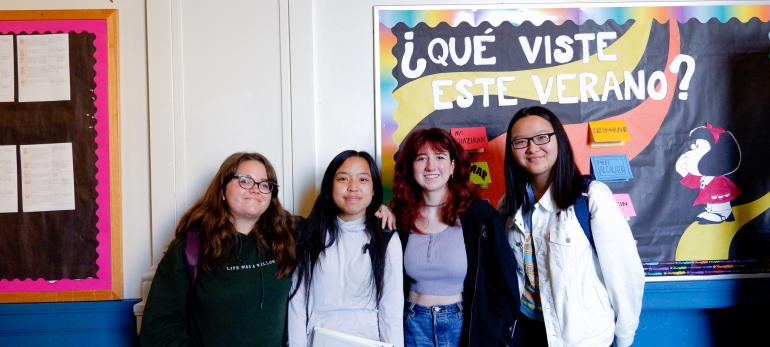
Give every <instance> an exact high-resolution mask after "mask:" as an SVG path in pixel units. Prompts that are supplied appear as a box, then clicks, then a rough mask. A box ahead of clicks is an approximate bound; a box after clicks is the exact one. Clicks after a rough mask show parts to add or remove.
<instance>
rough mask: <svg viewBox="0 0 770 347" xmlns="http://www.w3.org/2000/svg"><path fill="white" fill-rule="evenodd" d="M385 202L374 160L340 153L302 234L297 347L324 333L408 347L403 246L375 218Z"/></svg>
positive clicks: (294, 308) (293, 317) (292, 315)
mask: <svg viewBox="0 0 770 347" xmlns="http://www.w3.org/2000/svg"><path fill="white" fill-rule="evenodd" d="M381 204H382V182H381V181H380V176H379V173H378V170H377V167H376V165H375V163H374V159H372V157H371V155H369V154H368V153H366V152H356V151H344V152H342V153H340V154H338V155H337V156H336V157H335V158H334V159H333V160H332V161H331V163H330V164H329V167H328V168H327V169H326V172H325V173H324V177H323V181H322V182H321V192H320V193H319V196H318V198H317V199H316V202H315V205H314V206H313V211H312V212H311V213H310V216H309V217H308V219H307V220H306V221H305V222H304V223H303V225H302V226H301V227H300V229H299V237H298V240H297V269H296V270H295V272H294V288H293V293H292V297H291V299H290V300H289V312H288V324H289V326H288V328H289V346H292V347H306V346H310V345H312V341H313V329H314V328H316V327H322V328H330V329H333V330H337V331H341V332H344V333H347V334H351V335H356V336H360V337H364V338H368V339H372V340H379V341H383V342H388V343H392V344H394V345H395V346H403V345H404V334H403V321H402V319H403V317H402V315H403V307H404V294H403V279H402V277H403V275H402V251H401V243H400V241H399V239H398V237H392V238H391V237H389V235H388V234H386V233H385V232H383V230H382V227H381V226H380V221H379V220H378V219H377V218H376V217H375V212H376V211H377V209H378V208H379V206H380V205H381Z"/></svg>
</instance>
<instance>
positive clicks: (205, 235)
mask: <svg viewBox="0 0 770 347" xmlns="http://www.w3.org/2000/svg"><path fill="white" fill-rule="evenodd" d="M252 160H253V161H257V162H260V163H262V164H263V165H265V171H266V173H267V179H268V180H269V181H271V182H273V183H276V182H277V179H278V177H277V175H276V174H275V169H273V165H271V164H270V161H269V160H267V158H265V156H263V155H262V154H259V153H256V152H251V153H245V152H239V153H233V154H232V155H230V156H229V157H227V159H225V161H224V162H222V165H221V166H219V171H217V173H216V175H214V178H212V179H211V182H210V183H209V185H208V188H206V191H205V192H204V193H203V195H202V196H201V197H199V198H198V200H197V201H195V203H194V204H193V205H192V207H190V209H188V210H187V211H186V212H185V213H184V215H182V218H180V219H179V223H178V224H177V226H176V241H175V242H178V241H180V240H181V239H182V237H183V236H184V235H185V234H186V233H187V232H188V231H190V230H198V231H199V232H200V239H201V254H200V264H201V267H202V268H203V270H205V271H211V270H212V269H213V268H214V266H215V264H217V263H219V262H221V261H225V260H227V259H232V257H233V256H235V253H236V252H237V247H236V245H237V234H238V231H236V230H235V226H234V225H233V223H232V222H231V221H230V218H231V214H230V207H229V206H228V205H227V202H226V201H224V200H223V199H222V197H223V196H224V195H225V190H226V186H227V184H228V183H229V182H230V181H231V180H232V179H233V177H235V175H236V171H237V170H238V166H239V165H240V164H241V163H243V162H247V161H252ZM260 194H261V193H260ZM293 230H294V217H293V216H292V215H291V214H290V213H289V212H287V211H286V210H284V209H283V207H282V206H281V202H280V201H279V200H278V187H277V185H276V188H275V189H274V190H273V192H272V196H271V199H270V205H268V207H267V210H265V212H264V213H263V214H262V216H260V217H259V220H258V221H257V223H256V224H255V225H254V229H252V231H251V232H252V233H254V234H255V236H256V238H257V248H258V249H259V251H260V252H262V253H263V254H267V255H272V256H273V257H274V258H275V261H276V263H277V264H278V277H279V278H281V277H285V276H288V275H289V274H291V272H292V271H293V270H294V263H295V259H296V256H295V242H294V231H293Z"/></svg>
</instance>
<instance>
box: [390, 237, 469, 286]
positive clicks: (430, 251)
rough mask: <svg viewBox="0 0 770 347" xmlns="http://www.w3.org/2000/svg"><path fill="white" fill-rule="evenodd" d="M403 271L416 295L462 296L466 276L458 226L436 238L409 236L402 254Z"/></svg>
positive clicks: (465, 265)
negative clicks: (411, 280)
mask: <svg viewBox="0 0 770 347" xmlns="http://www.w3.org/2000/svg"><path fill="white" fill-rule="evenodd" d="M404 269H405V270H406V274H407V275H409V277H411V278H412V279H413V280H414V282H412V286H411V287H410V288H409V289H410V290H411V291H414V292H416V293H419V294H427V295H456V294H462V292H463V281H464V280H465V274H466V273H467V272H468V259H467V256H466V254H465V239H464V238H463V229H462V227H460V226H454V227H452V226H450V227H448V228H446V229H445V230H444V231H442V232H439V233H435V234H417V233H414V232H412V233H410V234H409V241H408V242H407V244H406V249H405V250H404Z"/></svg>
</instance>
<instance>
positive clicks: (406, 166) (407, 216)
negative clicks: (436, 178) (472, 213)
mask: <svg viewBox="0 0 770 347" xmlns="http://www.w3.org/2000/svg"><path fill="white" fill-rule="evenodd" d="M425 144H430V146H432V147H433V149H434V150H437V151H446V152H448V153H449V158H450V159H451V160H454V162H455V169H454V171H453V172H452V176H451V177H450V178H449V181H448V182H447V191H446V197H445V199H444V201H445V202H444V205H443V206H442V207H441V210H440V211H439V219H440V220H441V222H442V223H444V224H447V225H452V226H454V225H456V221H457V217H458V216H459V215H460V214H462V213H463V212H464V211H465V210H466V209H467V208H468V206H469V205H470V203H471V201H472V200H473V198H474V197H475V195H476V187H475V186H474V185H473V184H472V183H471V182H470V180H469V177H470V173H471V169H470V166H471V165H470V159H469V158H468V154H467V153H466V152H465V150H464V149H463V148H462V146H460V144H459V143H457V141H455V139H454V138H453V137H452V135H450V134H449V133H448V132H447V131H446V130H443V129H439V128H429V129H417V130H413V131H412V132H411V133H410V134H409V135H408V136H407V137H406V139H404V142H403V143H402V144H401V149H400V150H399V153H398V154H397V157H396V167H395V175H394V177H393V199H392V200H391V202H390V206H391V208H392V209H393V213H394V214H395V215H396V219H397V223H398V229H399V231H401V232H408V231H409V230H415V231H418V230H417V228H416V227H415V225H414V222H415V221H416V220H417V216H418V214H419V213H420V207H421V206H423V204H425V202H424V201H423V197H422V187H420V185H418V184H417V182H416V181H415V180H414V166H413V165H414V160H415V158H417V151H419V150H420V148H422V146H423V145H425ZM418 232H419V231H418Z"/></svg>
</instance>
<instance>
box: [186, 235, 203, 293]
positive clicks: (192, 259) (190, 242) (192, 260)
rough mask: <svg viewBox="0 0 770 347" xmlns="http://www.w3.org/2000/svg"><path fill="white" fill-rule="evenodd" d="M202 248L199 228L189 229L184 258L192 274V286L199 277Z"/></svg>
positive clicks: (188, 270) (188, 271) (189, 272)
mask: <svg viewBox="0 0 770 347" xmlns="http://www.w3.org/2000/svg"><path fill="white" fill-rule="evenodd" d="M200 249H201V237H200V232H198V230H189V231H187V239H186V240H185V244H184V258H185V260H186V261H187V273H188V274H189V275H190V286H192V285H193V284H195V280H196V279H198V257H199V255H200Z"/></svg>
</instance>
